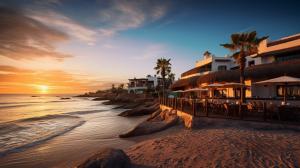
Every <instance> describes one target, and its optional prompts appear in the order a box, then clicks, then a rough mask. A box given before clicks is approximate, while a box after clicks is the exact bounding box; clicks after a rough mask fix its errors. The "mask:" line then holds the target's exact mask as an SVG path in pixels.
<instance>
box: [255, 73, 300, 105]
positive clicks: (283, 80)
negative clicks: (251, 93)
mask: <svg viewBox="0 0 300 168" xmlns="http://www.w3.org/2000/svg"><path fill="white" fill-rule="evenodd" d="M297 83H298V84H300V78H295V77H291V76H286V75H284V76H280V77H277V78H273V79H268V80H264V81H260V82H256V83H255V84H284V93H283V94H284V97H283V101H284V104H286V99H287V97H286V96H287V95H286V88H287V84H297Z"/></svg>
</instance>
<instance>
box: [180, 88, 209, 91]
mask: <svg viewBox="0 0 300 168" xmlns="http://www.w3.org/2000/svg"><path fill="white" fill-rule="evenodd" d="M193 91H208V89H204V88H193V89H188V90H185V92H193Z"/></svg>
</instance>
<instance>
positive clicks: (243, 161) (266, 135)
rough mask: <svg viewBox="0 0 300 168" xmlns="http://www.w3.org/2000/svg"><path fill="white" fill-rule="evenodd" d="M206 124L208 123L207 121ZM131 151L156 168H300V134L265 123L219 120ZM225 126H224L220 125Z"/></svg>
mask: <svg viewBox="0 0 300 168" xmlns="http://www.w3.org/2000/svg"><path fill="white" fill-rule="evenodd" d="M204 123H205V122H204ZM207 123H209V125H205V124H202V126H201V127H199V129H197V130H180V131H179V132H178V133H176V134H173V135H168V136H166V137H164V138H159V139H154V140H148V141H145V142H142V143H139V144H137V145H134V146H132V147H130V148H129V149H127V151H126V153H127V154H128V155H129V157H130V159H131V161H132V162H133V163H135V164H137V165H144V166H150V167H152V166H154V167H299V165H300V132H299V131H298V129H285V128H282V126H280V125H278V128H276V127H277V126H276V125H271V124H263V123H252V122H240V121H232V120H231V121H230V120H227V121H226V120H216V121H209V122H207ZM218 124H221V125H222V126H221V127H220V126H218Z"/></svg>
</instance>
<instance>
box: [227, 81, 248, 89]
mask: <svg viewBox="0 0 300 168" xmlns="http://www.w3.org/2000/svg"><path fill="white" fill-rule="evenodd" d="M241 87H250V86H249V85H245V84H243V83H235V82H231V83H225V84H223V88H241Z"/></svg>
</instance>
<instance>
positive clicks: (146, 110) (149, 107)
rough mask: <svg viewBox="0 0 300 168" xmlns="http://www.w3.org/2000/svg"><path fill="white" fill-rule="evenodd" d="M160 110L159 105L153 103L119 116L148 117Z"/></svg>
mask: <svg viewBox="0 0 300 168" xmlns="http://www.w3.org/2000/svg"><path fill="white" fill-rule="evenodd" d="M158 109H159V105H158V104H156V103H155V104H153V103H152V102H151V103H149V104H146V103H145V104H143V105H140V106H138V107H136V108H133V109H130V110H126V111H124V112H122V113H120V114H119V116H122V117H131V116H141V115H147V114H152V113H153V112H155V111H157V110H158Z"/></svg>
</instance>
